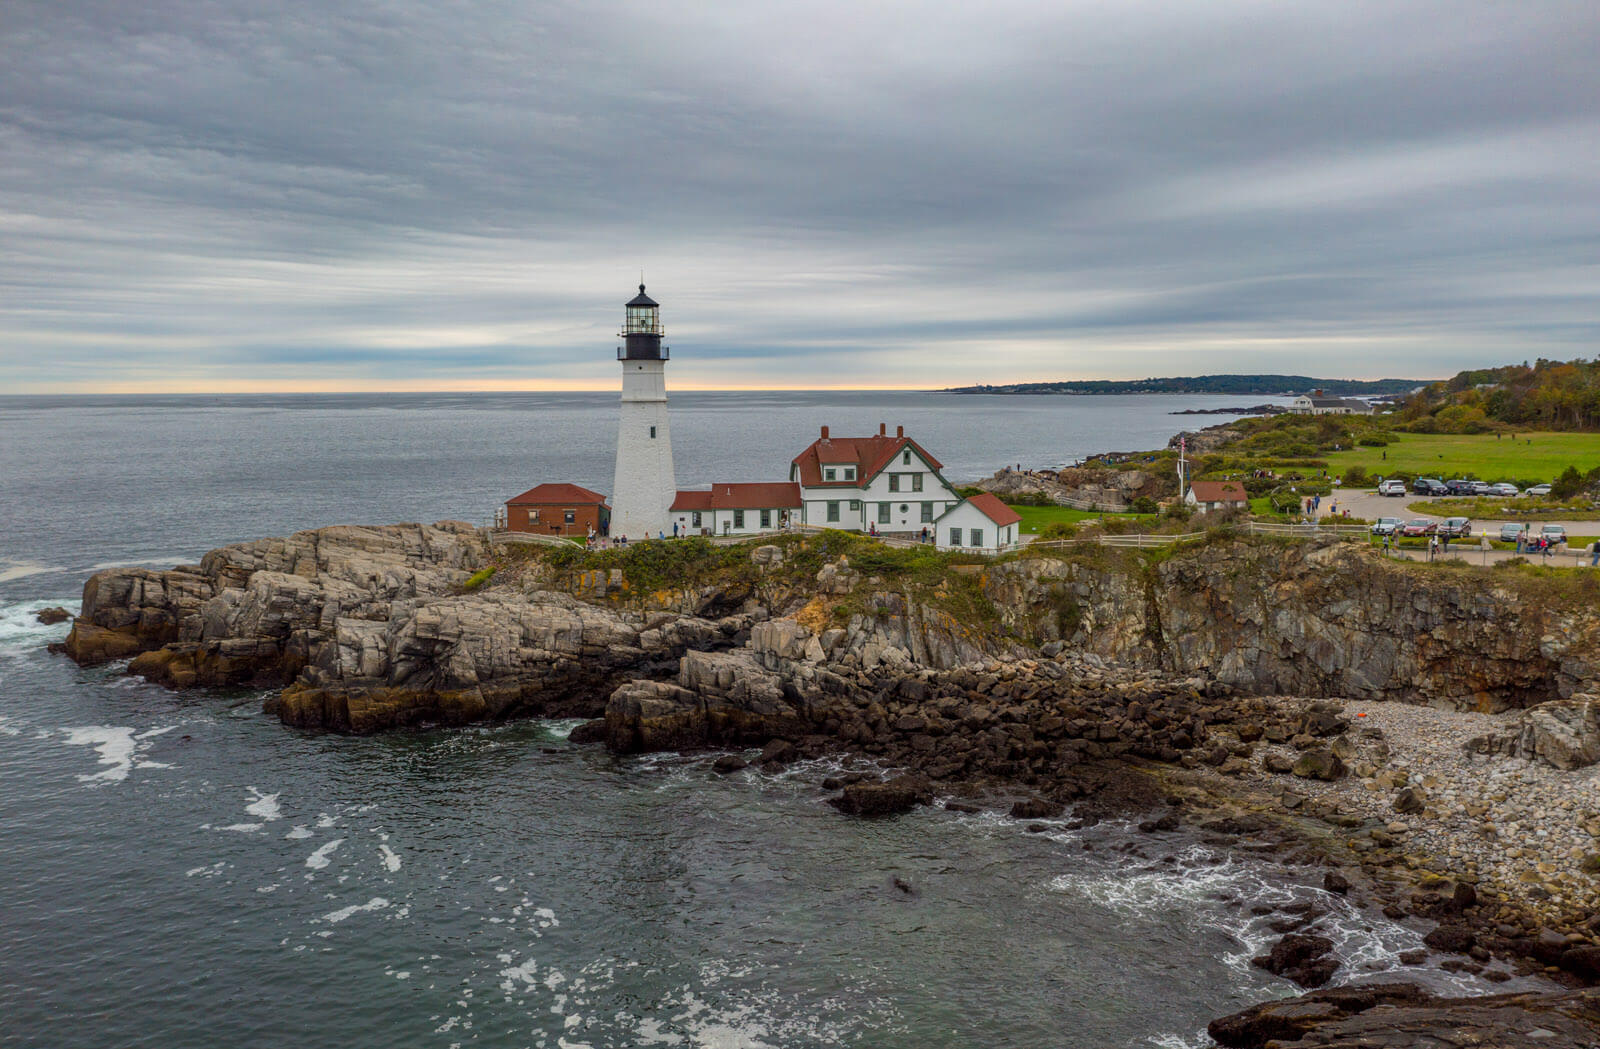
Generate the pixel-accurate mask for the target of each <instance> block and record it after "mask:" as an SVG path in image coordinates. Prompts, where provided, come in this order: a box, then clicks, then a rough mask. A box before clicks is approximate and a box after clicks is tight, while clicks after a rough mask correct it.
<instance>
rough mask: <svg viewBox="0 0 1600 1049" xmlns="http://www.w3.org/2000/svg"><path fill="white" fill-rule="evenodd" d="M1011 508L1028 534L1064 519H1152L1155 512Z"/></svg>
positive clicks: (1074, 520)
mask: <svg viewBox="0 0 1600 1049" xmlns="http://www.w3.org/2000/svg"><path fill="white" fill-rule="evenodd" d="M1011 509H1013V510H1015V511H1016V512H1017V513H1019V514H1021V515H1022V531H1023V532H1024V533H1026V534H1028V535H1038V534H1039V533H1040V532H1042V531H1043V530H1044V528H1045V526H1046V525H1052V524H1055V523H1056V522H1057V521H1065V522H1067V523H1069V524H1076V523H1077V522H1079V521H1087V520H1089V519H1090V518H1099V517H1116V518H1133V519H1135V520H1139V519H1143V520H1154V519H1155V517H1156V515H1155V514H1103V513H1100V512H1099V511H1091V510H1074V509H1072V508H1071V507H1070V506H1012V507H1011Z"/></svg>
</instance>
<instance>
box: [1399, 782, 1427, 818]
mask: <svg viewBox="0 0 1600 1049" xmlns="http://www.w3.org/2000/svg"><path fill="white" fill-rule="evenodd" d="M1427 804H1428V796H1427V795H1426V794H1424V793H1423V792H1422V790H1421V788H1419V787H1404V788H1402V789H1401V790H1400V792H1399V793H1397V794H1396V795H1395V796H1394V810H1395V811H1396V812H1398V813H1401V814H1402V815H1407V816H1410V815H1415V814H1416V813H1419V812H1421V811H1422V810H1423V809H1424V808H1426V807H1427Z"/></svg>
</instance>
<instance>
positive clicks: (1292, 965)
mask: <svg viewBox="0 0 1600 1049" xmlns="http://www.w3.org/2000/svg"><path fill="white" fill-rule="evenodd" d="M1332 950H1333V941H1332V940H1330V939H1328V938H1327V937H1326V936H1316V935H1312V934H1308V933H1300V932H1291V933H1289V934H1288V935H1287V936H1285V937H1284V938H1283V939H1281V940H1279V941H1278V942H1277V943H1275V944H1273V945H1272V950H1271V951H1269V952H1268V953H1267V954H1264V955H1261V956H1260V957H1258V958H1252V959H1251V960H1250V963H1251V964H1252V965H1255V966H1256V967H1258V968H1261V969H1265V970H1267V971H1268V972H1270V973H1273V974H1275V975H1277V976H1282V977H1284V978H1285V979H1289V980H1293V981H1294V982H1295V983H1297V984H1299V985H1300V986H1302V987H1321V986H1322V985H1323V984H1325V983H1327V982H1328V981H1329V980H1330V979H1331V978H1332V977H1333V974H1334V972H1336V971H1337V970H1338V968H1339V960H1338V959H1337V958H1334V957H1332V956H1331V952H1332Z"/></svg>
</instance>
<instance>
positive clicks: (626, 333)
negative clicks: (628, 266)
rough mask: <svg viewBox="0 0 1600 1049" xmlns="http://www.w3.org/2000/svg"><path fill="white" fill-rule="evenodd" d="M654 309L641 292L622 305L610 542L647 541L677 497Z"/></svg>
mask: <svg viewBox="0 0 1600 1049" xmlns="http://www.w3.org/2000/svg"><path fill="white" fill-rule="evenodd" d="M660 308H661V307H660V306H659V305H658V304H657V303H656V301H655V300H654V299H652V298H650V296H648V295H646V294H645V293H644V285H643V284H641V285H639V294H638V295H636V296H634V297H633V299H632V301H630V302H629V303H628V304H627V316H626V318H625V320H624V322H623V325H622V339H623V344H622V345H621V346H618V347H617V360H619V361H621V362H622V418H621V421H620V422H619V423H618V425H617V474H616V479H615V481H614V482H613V483H612V485H611V537H612V538H613V539H616V538H618V537H619V536H627V537H628V540H629V541H630V542H632V541H634V540H638V539H653V538H655V536H656V535H657V534H658V533H660V532H663V531H665V530H666V529H667V528H668V527H670V526H669V525H668V523H667V521H668V518H669V517H670V516H671V514H670V513H669V512H668V509H669V507H671V506H672V500H673V499H674V498H675V497H676V496H677V493H678V479H677V473H676V472H675V471H674V470H673V468H672V429H671V426H670V425H669V423H668V422H667V358H668V357H669V356H670V355H671V351H670V350H668V349H667V348H666V347H663V346H662V345H661V335H662V331H661V316H660V313H659V310H660Z"/></svg>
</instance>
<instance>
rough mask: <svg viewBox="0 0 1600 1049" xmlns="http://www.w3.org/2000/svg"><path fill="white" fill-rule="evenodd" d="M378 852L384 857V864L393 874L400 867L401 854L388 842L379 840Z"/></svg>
mask: <svg viewBox="0 0 1600 1049" xmlns="http://www.w3.org/2000/svg"><path fill="white" fill-rule="evenodd" d="M378 852H379V854H380V855H382V857H383V866H384V869H385V870H387V871H389V873H391V874H393V873H394V872H395V871H397V870H399V869H400V855H399V853H397V852H395V851H394V850H393V849H391V848H389V843H388V842H379V843H378Z"/></svg>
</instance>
